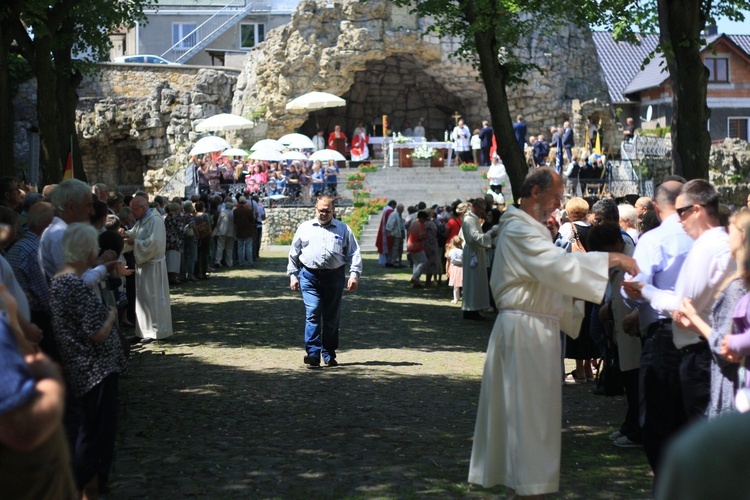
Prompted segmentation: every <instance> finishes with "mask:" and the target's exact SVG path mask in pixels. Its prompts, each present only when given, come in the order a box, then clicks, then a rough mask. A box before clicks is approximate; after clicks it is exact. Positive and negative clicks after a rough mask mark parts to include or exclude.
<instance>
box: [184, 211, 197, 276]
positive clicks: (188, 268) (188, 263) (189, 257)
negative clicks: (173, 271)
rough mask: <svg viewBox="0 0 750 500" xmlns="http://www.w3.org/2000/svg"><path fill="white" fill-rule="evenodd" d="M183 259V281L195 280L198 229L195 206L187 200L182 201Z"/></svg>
mask: <svg viewBox="0 0 750 500" xmlns="http://www.w3.org/2000/svg"><path fill="white" fill-rule="evenodd" d="M182 211H183V213H182V222H183V223H184V224H185V226H184V227H183V234H184V240H183V243H184V244H183V254H182V255H183V259H184V262H185V281H195V262H196V261H197V260H198V229H197V227H196V225H195V207H194V206H193V202H192V201H190V200H187V201H185V202H183V203H182Z"/></svg>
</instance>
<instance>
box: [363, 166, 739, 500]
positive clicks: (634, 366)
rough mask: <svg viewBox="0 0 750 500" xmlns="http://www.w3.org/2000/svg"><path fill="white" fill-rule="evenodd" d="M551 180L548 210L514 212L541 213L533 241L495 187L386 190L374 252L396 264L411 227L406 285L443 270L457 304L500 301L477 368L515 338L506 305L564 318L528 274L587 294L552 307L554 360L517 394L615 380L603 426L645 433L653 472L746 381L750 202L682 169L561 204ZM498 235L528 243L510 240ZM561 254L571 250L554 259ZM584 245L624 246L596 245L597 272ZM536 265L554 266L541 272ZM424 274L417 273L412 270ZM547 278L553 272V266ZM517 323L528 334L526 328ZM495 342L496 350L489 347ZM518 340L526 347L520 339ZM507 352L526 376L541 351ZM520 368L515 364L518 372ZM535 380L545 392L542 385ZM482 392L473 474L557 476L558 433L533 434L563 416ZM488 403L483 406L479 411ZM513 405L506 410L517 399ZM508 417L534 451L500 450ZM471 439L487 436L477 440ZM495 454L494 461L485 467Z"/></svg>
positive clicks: (603, 390) (641, 441)
mask: <svg viewBox="0 0 750 500" xmlns="http://www.w3.org/2000/svg"><path fill="white" fill-rule="evenodd" d="M538 171H541V172H547V176H548V177H550V176H554V175H556V174H554V173H550V172H554V171H553V170H551V169H549V168H548V167H542V168H541V169H535V170H532V171H531V172H532V173H531V174H530V175H529V178H532V180H533V177H534V175H535V174H534V172H538ZM536 175H540V174H536ZM527 180H528V178H527ZM553 180H554V184H555V185H557V183H560V184H561V185H562V183H563V180H562V177H560V176H556V177H555V178H554V179H553ZM536 181H538V182H541V181H539V179H536ZM545 182H546V183H547V184H546V185H545V184H544V182H542V183H541V184H540V185H541V186H542V187H543V188H544V189H541V192H542V193H545V192H547V191H549V190H550V189H552V187H550V183H551V182H552V181H550V180H549V179H547V181H545ZM532 187H533V186H532ZM526 196H528V195H526ZM555 196H557V197H559V199H553V200H552V201H550V202H548V204H547V206H546V208H545V210H546V211H541V208H538V207H536V208H534V207H532V208H534V210H530V213H531V214H533V218H534V219H535V220H536V221H537V222H538V225H537V224H532V223H531V222H530V221H529V220H528V219H525V218H524V217H521V219H522V221H523V223H524V224H526V225H529V224H531V225H532V226H533V227H534V228H535V231H536V230H540V229H538V228H544V233H543V235H544V238H545V240H546V243H545V244H544V246H545V250H544V252H542V251H541V250H539V252H541V253H536V252H537V251H536V250H534V249H533V245H532V243H531V241H532V239H531V236H530V235H526V236H524V235H523V234H521V233H519V234H515V232H514V231H513V230H511V228H513V227H515V226H514V225H513V224H511V222H513V221H516V220H517V219H518V217H519V210H518V209H516V208H515V207H513V206H512V205H508V206H507V209H506V205H505V204H503V203H501V204H497V200H496V199H495V197H494V196H492V194H488V195H487V196H485V197H482V198H476V199H471V200H467V201H465V202H462V201H460V200H456V201H455V202H454V203H452V204H451V205H450V206H446V207H441V206H437V205H436V206H433V207H431V208H428V207H427V206H426V204H425V203H420V204H419V205H417V206H415V207H407V208H406V210H405V211H406V214H404V207H403V206H402V205H400V204H398V203H397V202H396V201H391V202H390V203H389V206H388V207H386V209H385V211H384V213H383V216H382V219H381V223H380V231H379V233H378V252H379V253H380V260H379V262H380V264H381V265H384V266H386V267H391V266H393V267H399V266H398V265H397V264H396V263H400V257H401V254H402V250H401V247H400V246H399V244H398V242H399V241H402V240H403V239H404V238H405V239H406V240H407V245H406V252H407V255H408V259H409V262H410V264H411V267H412V275H411V278H410V283H411V286H413V287H415V288H423V287H425V286H430V285H433V284H434V285H439V284H440V283H441V274H443V273H444V272H445V273H446V274H447V276H448V278H449V284H450V286H452V287H453V289H454V292H453V294H452V298H451V302H452V303H458V302H462V310H463V317H464V318H465V319H467V320H482V319H488V316H487V315H488V314H490V316H489V317H493V316H494V314H498V316H497V319H496V320H495V329H494V330H493V332H497V334H495V333H493V339H494V336H495V335H496V336H497V337H498V338H497V339H494V340H491V341H490V347H489V349H488V361H487V366H486V367H485V377H487V376H488V370H494V371H493V375H491V376H490V379H491V380H498V378H499V377H501V376H502V374H501V373H500V372H497V367H498V366H502V365H503V362H501V361H499V359H498V358H497V356H510V355H511V354H509V353H510V352H511V351H508V350H507V349H508V348H509V347H508V346H510V345H511V344H512V343H513V342H520V341H519V340H515V341H514V340H512V339H511V338H510V336H512V335H513V334H511V333H509V332H510V331H512V328H514V327H511V326H510V324H511V323H507V324H506V323H505V322H506V321H509V319H508V318H514V315H531V316H532V317H534V318H541V319H543V320H546V319H547V318H548V317H549V319H555V320H557V321H561V320H560V319H557V318H556V317H557V313H556V312H555V308H554V307H552V305H551V304H554V303H556V300H557V299H555V300H552V299H551V298H550V299H549V300H550V302H540V303H536V302H535V299H534V297H533V295H534V290H536V289H538V287H539V286H540V285H539V283H537V284H536V285H533V284H532V282H536V281H538V282H540V283H541V286H542V288H545V287H551V288H552V289H553V290H559V293H560V294H562V295H564V296H573V297H576V299H581V300H577V301H576V302H575V304H573V302H571V303H570V307H569V309H570V310H569V311H567V312H566V313H565V314H570V316H571V317H574V318H577V319H576V320H575V321H571V322H569V323H568V324H566V325H564V326H563V322H562V321H561V322H560V323H559V326H558V327H557V328H556V334H555V337H556V339H552V338H546V339H545V340H544V341H543V342H547V343H552V345H554V344H555V343H556V344H557V346H559V350H554V352H556V353H557V354H556V355H555V356H554V357H556V358H557V360H556V361H555V362H553V364H554V365H555V366H556V367H557V368H556V369H555V370H554V374H553V375H550V376H549V377H548V378H544V381H543V383H541V382H539V383H533V382H531V381H529V382H528V383H529V384H530V385H529V387H528V388H527V389H524V390H528V391H529V392H528V393H526V394H523V395H520V394H519V395H517V397H519V398H521V397H523V399H524V401H526V402H521V401H520V400H519V401H517V403H518V404H519V405H522V406H524V407H526V406H528V408H526V409H527V410H528V414H532V413H539V412H544V411H548V409H547V408H546V407H545V408H542V407H538V408H536V407H534V405H533V404H531V403H528V401H529V400H530V401H538V402H541V401H547V400H548V399H547V397H548V396H549V395H550V394H555V393H557V394H559V393H560V386H561V385H562V386H565V385H576V384H586V383H592V387H593V392H594V393H595V394H601V395H608V396H613V395H622V394H624V395H625V396H626V403H627V405H626V410H625V412H624V414H623V420H622V423H621V425H620V426H619V428H618V429H617V430H616V431H615V432H614V433H612V435H611V436H609V438H610V439H611V441H612V443H613V444H614V445H615V446H618V447H621V448H639V449H643V450H644V452H645V456H646V458H647V459H648V462H649V464H650V466H651V468H652V471H653V473H654V474H655V475H656V477H657V479H658V478H659V477H660V476H661V471H662V467H669V466H668V465H665V460H664V455H665V450H666V449H667V445H668V444H669V443H671V442H672V441H673V440H674V438H675V437H676V436H678V435H679V434H680V433H681V432H682V431H683V430H684V429H685V428H686V427H687V426H688V424H690V423H692V422H696V421H699V420H701V419H704V418H705V417H709V418H715V417H717V416H719V415H723V414H726V413H732V412H735V411H737V409H736V406H735V404H736V403H735V399H736V397H737V394H738V393H740V396H742V394H743V393H742V391H740V388H741V387H743V386H747V385H748V382H750V380H748V378H747V375H746V372H745V371H744V370H743V368H742V367H741V366H740V364H739V363H740V361H741V360H742V359H743V357H744V356H746V355H747V354H748V353H750V328H748V326H747V325H748V322H750V316H748V303H750V294H748V292H749V291H750V288H748V286H750V272H748V270H747V266H748V265H750V208H749V207H750V202H749V207H741V210H734V208H733V207H727V206H724V205H721V204H720V203H719V196H718V194H717V192H716V189H715V188H714V187H713V186H712V185H711V184H710V183H708V182H706V181H703V180H693V181H690V182H686V181H685V180H684V179H682V178H679V177H676V176H673V177H669V178H667V179H666V180H665V181H664V182H662V183H661V184H660V185H659V186H657V188H656V190H655V195H654V197H653V198H648V197H641V198H637V199H633V198H628V199H620V200H614V199H612V198H611V197H604V198H602V199H597V198H581V197H571V198H569V199H568V200H567V202H566V203H565V205H564V206H562V200H563V198H564V196H563V192H560V193H559V195H558V194H557V193H555ZM749 199H750V198H749ZM521 206H523V199H522V205H521ZM535 210H536V211H535ZM732 212H733V214H732V215H731V216H730V213H732ZM510 213H513V216H510V217H509V214H510ZM542 216H544V217H542ZM389 228H397V229H396V231H395V232H393V231H390V230H389ZM506 228H507V229H506ZM524 238H527V239H528V240H526V239H524ZM534 238H536V236H535V237H534ZM508 240H513V241H515V243H516V244H520V243H523V244H524V245H525V247H524V248H523V249H521V250H518V249H515V248H514V247H513V244H512V243H509V242H508ZM540 244H541V242H540ZM546 245H548V246H546ZM514 252H515V253H514ZM563 255H568V256H570V259H571V260H569V261H563V260H560V259H561V258H562V256H563ZM587 255H588V256H592V258H594V257H593V256H595V255H603V256H606V255H617V256H620V257H618V259H620V260H619V261H618V262H619V264H618V265H611V264H612V261H611V259H610V261H607V259H606V258H605V259H604V266H603V267H602V268H601V269H599V268H596V269H598V271H596V272H597V273H598V274H596V275H595V276H594V275H591V272H592V269H594V268H595V264H594V263H593V262H596V261H592V263H590V264H588V265H589V266H594V268H592V269H587V270H586V272H585V273H584V272H583V270H582V269H580V266H581V265H582V262H583V261H581V259H582V258H584V257H583V256H587ZM498 259H499V261H498ZM519 259H520V260H519ZM529 259H531V260H532V261H533V262H534V266H533V267H537V266H538V267H540V268H539V269H538V271H533V272H532V271H530V272H531V273H532V274H531V275H530V276H527V277H524V278H521V277H517V276H516V275H517V274H518V273H519V269H521V268H524V267H526V268H529V267H530V266H531V264H530V263H529V262H528V260H529ZM558 262H559V263H558ZM598 262H599V263H600V264H596V265H601V260H600V261H598ZM608 262H609V264H610V265H607V263H608ZM507 266H511V267H510V268H508V267H507ZM569 266H573V267H569ZM556 267H557V270H559V271H560V272H556ZM608 268H609V269H608ZM563 271H564V272H563ZM545 273H546V274H548V275H549V276H546V277H545V276H542V274H545ZM423 274H424V275H426V281H425V282H422V281H420V278H421V276H422V275H423ZM514 276H516V277H515V278H514ZM581 276H586V277H588V281H586V280H582V282H581V284H580V286H582V287H584V289H585V287H591V286H594V285H595V284H596V286H595V287H594V291H591V290H590V289H588V291H580V292H578V291H576V290H577V289H576V287H575V286H574V285H573V280H580V278H581ZM517 279H520V280H521V281H522V282H523V281H524V280H526V281H528V282H526V283H524V286H523V287H522V288H523V289H524V290H523V291H518V293H519V294H522V293H523V294H525V295H523V297H524V299H523V301H522V303H515V302H514V301H515V300H520V298H521V297H520V296H516V295H514V294H512V293H511V292H509V289H507V288H506V287H510V288H514V287H517V286H519V285H518V283H517V282H515V281H514V280H517ZM555 279H557V280H558V281H557V282H555V283H552V282H551V281H550V280H555ZM553 285H554V286H553ZM561 287H562V288H561ZM513 293H515V292H513ZM540 294H541V292H540ZM542 295H543V294H542ZM509 301H510V302H509ZM526 301H529V302H526ZM566 307H567V306H566ZM530 308H531V309H530ZM532 309H533V310H532ZM537 309H538V310H537ZM561 311H562V310H561ZM560 314H561V315H562V312H561V313H560ZM503 318H505V319H503ZM514 320H515V318H514ZM571 325H572V326H571ZM519 335H528V330H524V331H523V332H521V333H519ZM539 341H540V342H542V340H541V339H540V340H539ZM495 343H497V345H496V346H495V347H493V345H495ZM500 345H504V346H505V347H503V348H501V350H502V349H505V351H504V352H503V353H500V352H497V353H496V352H495V351H494V349H495V348H499V346H500ZM512 353H513V355H515V356H520V352H519V351H518V350H513V351H512ZM566 358H567V359H570V360H574V361H575V369H573V370H572V371H570V372H566V371H565V369H564V366H565V364H564V360H565V359H566ZM507 363H511V365H512V366H513V367H518V369H519V370H520V369H521V368H520V367H519V365H520V364H524V363H527V364H528V367H529V369H530V370H531V371H532V372H533V373H534V376H535V377H539V375H540V373H538V372H536V371H534V368H532V367H538V366H539V364H540V363H539V360H538V359H536V360H531V359H529V360H526V361H521V360H520V358H519V359H516V360H507ZM491 365H492V366H494V368H491ZM545 371H546V369H545ZM505 376H506V377H507V376H509V375H508V373H506V374H505ZM518 376H519V374H518V373H516V372H513V377H518ZM524 383H526V382H524ZM542 385H543V386H544V391H545V392H544V393H540V392H539V391H540V390H541V389H539V387H538V386H542ZM552 385H554V386H556V387H557V389H554V388H553V387H552ZM506 387H507V382H506ZM482 394H483V395H482V398H483V399H482V401H483V403H482V402H480V417H478V421H477V433H478V434H477V435H475V456H473V459H472V473H471V475H470V481H471V482H477V483H479V484H483V485H484V486H491V485H493V484H505V485H506V486H509V487H511V488H513V489H515V490H516V491H517V492H518V494H521V495H526V494H543V493H550V492H553V491H556V488H557V486H556V484H557V476H556V474H557V473H558V472H559V442H558V443H557V444H555V443H550V442H547V443H544V444H539V443H537V441H538V439H539V438H538V437H535V436H539V435H541V434H544V433H545V432H546V433H548V431H549V426H552V428H555V427H557V428H559V418H558V417H559V415H558V416H557V417H554V418H551V419H550V420H546V423H545V424H544V425H542V426H541V427H539V428H535V429H532V430H529V429H530V428H528V427H525V424H524V423H523V422H519V421H515V420H513V421H511V420H508V419H509V418H510V415H509V414H507V413H503V414H502V415H499V414H497V409H496V408H495V409H494V410H493V409H492V408H493V407H492V405H493V404H496V403H492V401H494V398H495V396H492V395H490V394H489V393H487V394H485V390H484V387H483V392H482ZM542 394H545V396H543V395H542ZM514 397H516V396H514ZM485 398H486V400H485ZM558 399H559V397H558ZM484 404H486V405H488V406H487V407H485V406H483V405H484ZM519 407H520V406H519ZM485 409H486V411H487V412H488V413H487V414H484V415H482V412H483V411H484V410H485ZM508 411H512V412H513V413H514V414H515V413H517V408H516V409H510V408H509V409H508ZM522 413H523V412H522ZM553 413H554V412H553ZM485 419H489V420H485ZM494 419H497V420H494ZM492 426H496V428H497V431H493V430H491V429H490V427H492ZM507 426H511V427H512V428H513V429H515V432H519V433H520V434H521V435H523V436H526V437H527V438H528V441H526V442H524V440H525V439H526V438H524V439H519V440H518V443H519V444H518V445H517V447H518V448H520V447H522V446H524V447H526V448H528V449H530V450H536V451H533V452H528V453H527V452H521V450H519V449H517V448H516V447H515V446H514V447H512V450H508V451H506V452H503V451H502V450H503V449H505V448H507V447H508V446H509V445H510V442H507V441H505V438H502V437H501V436H498V435H497V433H501V434H504V435H507V432H508V431H507ZM545 426H546V427H545ZM558 431H559V429H558ZM486 440H489V442H486ZM522 442H523V444H521V443H522ZM476 443H483V444H482V445H481V446H480V448H477V446H478V445H477V444H476ZM549 446H552V447H551V448H550V447H549ZM555 447H558V448H557V451H555ZM545 450H546V451H545ZM516 453H517V455H516ZM497 454H500V455H504V456H503V457H499V456H496V455H497ZM542 457H544V461H546V463H548V464H549V467H546V469H545V467H537V466H538V463H539V462H538V460H540V459H541V458H542ZM555 457H557V458H555ZM532 459H533V460H532ZM522 462H523V463H522ZM666 463H668V461H667V462H666ZM494 467H498V468H499V470H492V471H491V470H489V469H488V468H490V469H491V468H494ZM525 468H532V469H533V468H536V469H538V470H536V471H526V470H525ZM522 469H523V470H524V472H521V470H522ZM503 471H504V472H503Z"/></svg>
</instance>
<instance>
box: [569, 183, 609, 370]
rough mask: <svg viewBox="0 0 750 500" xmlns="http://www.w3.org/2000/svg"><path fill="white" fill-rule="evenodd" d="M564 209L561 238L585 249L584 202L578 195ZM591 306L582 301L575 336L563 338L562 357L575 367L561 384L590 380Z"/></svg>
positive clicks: (592, 355) (594, 351) (592, 356)
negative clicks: (566, 217)
mask: <svg viewBox="0 0 750 500" xmlns="http://www.w3.org/2000/svg"><path fill="white" fill-rule="evenodd" d="M565 211H566V212H567V214H568V219H570V222H566V223H565V224H563V225H562V226H560V234H561V235H562V240H563V241H564V242H570V251H588V243H587V241H586V235H587V234H588V231H589V229H590V228H591V224H589V222H588V221H587V220H586V216H587V215H588V213H589V204H588V202H587V201H586V200H584V199H583V198H579V197H574V198H571V199H570V200H568V202H567V203H566V204H565ZM561 246H563V245H561ZM592 308H593V304H592V303H591V302H586V303H585V305H584V317H583V324H582V325H581V330H580V332H579V333H578V338H575V339H572V338H567V339H566V342H565V357H566V358H568V359H574V360H575V361H576V368H575V370H573V371H572V372H571V373H569V374H568V375H567V377H566V378H565V383H567V384H581V383H585V382H593V381H594V371H593V367H592V364H591V360H592V359H595V358H598V357H599V356H600V354H599V351H598V349H597V347H596V344H594V341H593V340H592V339H591V334H590V332H589V327H590V324H591V310H592ZM568 333H569V332H568Z"/></svg>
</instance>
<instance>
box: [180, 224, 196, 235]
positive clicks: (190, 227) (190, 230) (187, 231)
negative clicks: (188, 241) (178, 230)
mask: <svg viewBox="0 0 750 500" xmlns="http://www.w3.org/2000/svg"><path fill="white" fill-rule="evenodd" d="M182 232H183V234H184V235H185V236H187V237H188V238H192V237H194V236H195V231H193V225H192V224H187V225H186V226H185V227H184V228H183V230H182Z"/></svg>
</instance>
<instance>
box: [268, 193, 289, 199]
mask: <svg viewBox="0 0 750 500" xmlns="http://www.w3.org/2000/svg"><path fill="white" fill-rule="evenodd" d="M284 198H288V196H284V195H283V194H272V195H271V196H266V199H268V200H283V199H284Z"/></svg>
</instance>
